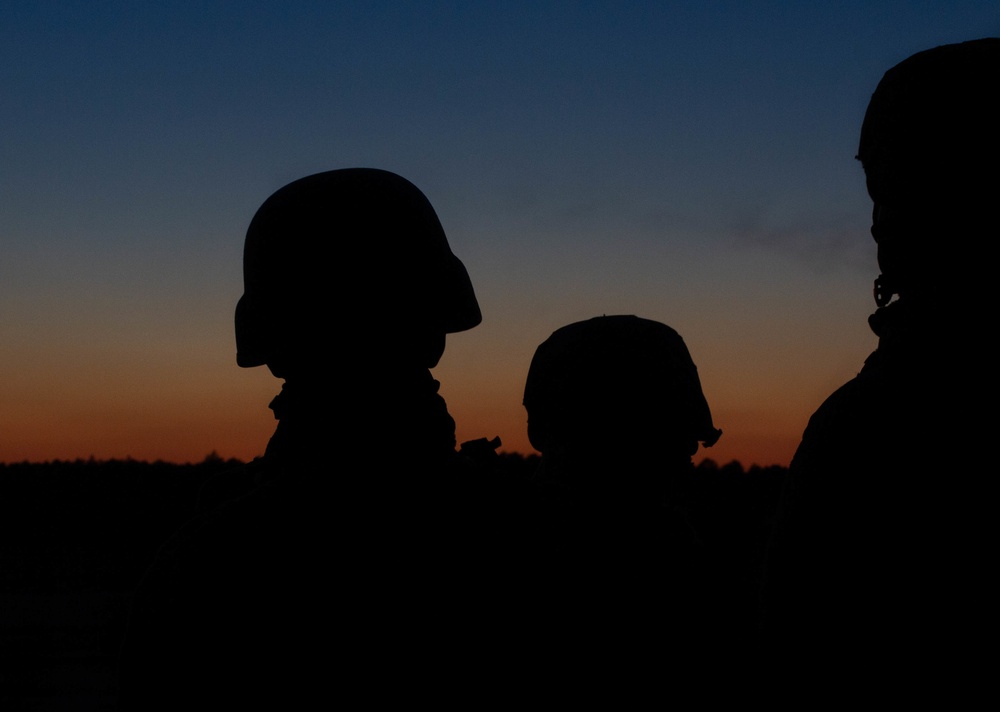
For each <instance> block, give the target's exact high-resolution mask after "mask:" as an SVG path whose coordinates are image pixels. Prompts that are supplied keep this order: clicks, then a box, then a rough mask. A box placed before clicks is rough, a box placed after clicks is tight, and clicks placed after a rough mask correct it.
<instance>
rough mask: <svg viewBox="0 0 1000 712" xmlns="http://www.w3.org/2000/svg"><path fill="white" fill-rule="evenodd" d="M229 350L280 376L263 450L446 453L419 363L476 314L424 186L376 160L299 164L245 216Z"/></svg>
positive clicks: (442, 426)
mask: <svg viewBox="0 0 1000 712" xmlns="http://www.w3.org/2000/svg"><path fill="white" fill-rule="evenodd" d="M243 280H244V292H243V295H242V296H241V297H240V299H239V302H238V303H237V305H236V350H237V356H236V360H237V363H238V364H239V365H240V366H243V367H254V366H261V365H266V366H267V367H268V368H269V369H270V370H271V372H272V373H273V374H274V375H275V376H277V377H279V378H282V379H284V380H285V384H284V385H283V387H282V392H281V394H280V395H279V396H278V397H277V398H275V399H274V400H273V401H272V403H271V406H270V407H271V408H272V410H273V411H274V414H275V417H276V418H277V419H278V420H279V421H281V422H280V423H279V426H278V431H277V432H276V433H275V436H274V437H273V438H272V439H271V442H270V443H269V444H268V449H267V454H268V456H270V457H271V458H272V460H275V459H276V458H277V459H281V458H287V457H289V456H291V457H295V458H298V459H301V458H302V457H303V456H304V453H311V454H312V457H314V458H316V457H318V456H319V454H320V453H322V452H324V451H329V450H330V448H331V447H333V446H334V445H333V444H332V443H337V444H338V446H339V447H355V448H364V449H368V450H373V449H376V450H378V451H380V452H381V453H383V454H384V455H385V456H393V457H407V456H409V455H410V454H417V456H418V457H419V454H418V453H423V454H425V455H429V454H430V453H432V452H433V453H438V454H441V455H442V456H445V455H447V454H448V453H452V451H453V448H454V445H455V432H454V431H455V422H454V420H453V419H452V418H451V416H450V414H449V413H448V411H447V407H446V405H445V403H444V400H443V399H442V398H441V396H440V395H439V394H438V385H439V384H438V382H437V381H435V380H434V379H433V378H432V377H431V375H430V371H429V369H431V368H433V367H434V366H435V365H437V363H438V361H439V359H440V358H441V355H442V353H443V352H444V347H445V336H446V334H450V333H454V332H458V331H464V330H466V329H471V328H472V327H474V326H476V325H477V324H479V322H480V321H481V318H482V317H481V314H480V310H479V304H478V302H477V300H476V296H475V293H474V291H473V288H472V283H471V281H470V279H469V275H468V272H467V271H466V269H465V266H464V265H463V264H462V262H461V261H460V260H459V259H458V258H457V257H456V256H455V255H454V254H453V253H452V251H451V248H450V247H449V245H448V240H447V238H446V237H445V233H444V230H443V228H442V226H441V222H440V221H439V220H438V216H437V214H436V213H435V211H434V208H433V207H432V206H431V204H430V201H428V199H427V197H426V196H425V195H424V194H423V193H422V192H421V191H420V190H419V189H418V188H417V187H416V186H415V185H414V184H413V183H411V182H410V181H408V180H406V179H405V178H402V177H401V176H399V175H396V174H395V173H392V172H389V171H385V170H379V169H374V168H345V169H340V170H331V171H326V172H323V173H317V174H314V175H310V176H306V177H305V178H301V179H299V180H296V181H293V182H292V183H289V184H288V185H286V186H284V187H283V188H281V189H279V190H277V191H276V192H275V193H273V194H272V195H271V196H270V197H269V198H268V199H267V200H266V201H264V203H263V204H262V205H261V206H260V208H259V209H258V210H257V212H256V214H255V215H254V217H253V219H252V220H251V222H250V226H249V228H248V229H247V234H246V242H245V245H244V253H243Z"/></svg>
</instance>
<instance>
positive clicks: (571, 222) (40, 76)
mask: <svg viewBox="0 0 1000 712" xmlns="http://www.w3.org/2000/svg"><path fill="white" fill-rule="evenodd" d="M998 35H1000V4H998V3H997V2H995V0H992V1H989V2H986V1H981V2H963V1H961V0H958V1H948V2H872V1H871V0H868V1H865V2H853V1H847V2H837V3H812V2H801V3H797V2H747V1H746V0H743V1H742V2H708V1H706V2H694V1H692V2H648V3H647V2H642V3H640V2H621V1H620V0H619V1H617V2H545V1H538V0H536V1H535V2H404V1H402V0H396V1H392V2H379V1H377V0H368V1H365V2H335V1H330V2H264V1H248V0H243V1H241V2H211V3H209V2H184V1H177V0H173V1H171V2H116V3H112V2H94V1H89V2H30V3H28V2H17V1H16V0H14V1H12V2H5V3H4V4H3V7H2V8H0V245H2V247H3V256H2V257H0V364H2V374H3V376H2V378H0V462H15V461H20V460H25V459H27V460H31V461H43V460H51V459H57V458H58V459H73V458H77V457H84V458H86V457H89V456H91V455H93V456H95V457H97V458H100V459H105V458H123V457H127V456H130V457H134V458H137V459H143V460H154V459H163V460H168V461H173V462H190V461H200V460H201V459H203V458H204V456H205V455H206V454H208V453H209V452H211V451H213V450H214V451H217V452H218V453H219V454H220V455H222V456H223V457H238V458H241V459H249V458H251V457H253V456H255V455H258V454H261V453H262V452H263V449H264V446H265V444H266V442H267V439H268V437H269V436H270V434H271V433H272V431H273V429H274V425H275V421H274V420H273V418H272V414H271V411H270V410H268V409H267V403H268V402H269V400H270V399H271V397H272V396H273V395H274V394H275V393H277V392H278V390H279V389H280V386H281V382H280V381H279V380H277V379H275V378H273V377H272V376H271V375H270V373H269V372H268V371H267V370H266V369H264V368H258V369H241V368H239V367H237V366H236V363H235V343H234V338H233V307H234V306H235V303H236V300H237V299H238V298H239V296H240V294H241V292H242V266H241V260H242V257H241V255H242V248H243V237H244V234H245V231H246V227H247V225H248V223H249V221H250V218H251V217H252V216H253V214H254V212H255V211H256V209H257V207H258V206H259V205H260V204H261V203H262V202H263V201H264V199H265V198H267V197H268V196H269V195H270V194H271V193H272V192H273V191H275V190H276V189H278V188H279V187H281V186H282V185H284V184H285V183H288V182H290V181H292V180H294V179H296V178H299V177H302V176H304V175H308V174H310V173H316V172H319V171H323V170H328V169H333V168H344V167H350V166H370V167H377V168H384V169H388V170H391V171H395V172H397V173H399V174H401V175H403V176H404V177H406V178H408V179H410V180H411V181H413V182H414V183H415V184H416V185H417V186H418V187H419V188H421V190H423V192H424V193H425V194H426V195H427V197H428V198H429V199H430V201H431V203H432V204H433V205H434V207H435V208H436V210H437V212H438V215H439V217H440V218H441V222H442V224H443V225H444V228H445V231H446V233H447V234H448V237H449V241H450V243H451V246H452V249H453V251H454V252H455V253H456V254H457V255H458V257H459V258H460V259H462V261H463V262H464V263H465V265H466V267H467V269H468V271H469V273H470V275H471V277H472V281H473V284H474V285H475V288H476V292H477V295H478V297H479V301H480V305H481V307H482V311H483V317H484V320H483V323H482V324H481V325H480V326H479V327H477V328H476V329H474V330H472V331H468V332H464V333H461V334H455V335H453V336H450V337H449V340H448V347H447V350H446V351H445V355H444V357H443V359H442V361H441V363H440V365H439V366H438V367H437V368H436V369H434V375H435V377H436V378H438V379H439V380H440V381H441V382H442V388H441V392H442V393H443V395H444V396H445V398H446V399H447V401H448V404H449V409H450V411H451V413H452V415H453V416H454V417H455V419H456V421H457V423H458V433H457V435H458V438H459V440H460V441H461V440H466V439H471V438H475V437H481V436H488V437H492V436H494V435H499V436H500V437H501V439H502V440H503V443H504V446H503V448H502V449H503V450H506V451H517V452H522V453H529V452H532V450H531V447H530V445H529V444H528V442H527V435H526V416H525V412H524V409H523V407H522V406H521V397H522V393H523V387H524V378H525V375H526V373H527V369H528V364H529V362H530V360H531V356H532V354H533V353H534V349H535V347H536V346H537V345H538V344H539V343H540V342H542V341H543V340H544V339H546V338H547V337H548V336H549V334H551V333H552V331H554V330H555V329H557V328H559V327H560V326H563V325H565V324H567V323H570V322H573V321H578V320H581V319H587V318H589V317H592V316H598V315H600V314H636V315H638V316H642V317H646V318H649V319H656V320H659V321H662V322H665V323H667V324H669V325H670V326H672V327H674V328H675V329H677V331H679V332H680V334H681V335H682V336H683V337H684V339H685V341H686V343H687V345H688V348H689V349H690V351H691V354H692V356H693V357H694V360H695V362H696V363H697V364H698V368H699V372H700V375H701V379H702V385H703V388H704V391H705V394H706V397H707V399H708V402H709V404H710V406H711V408H712V412H713V416H714V418H715V423H716V425H717V426H718V427H720V428H722V429H723V431H724V435H723V436H722V439H721V440H720V441H719V443H718V444H717V445H716V446H715V447H713V448H712V449H710V450H702V451H700V453H699V455H698V456H697V457H696V460H697V459H701V458H702V457H704V456H708V457H711V458H712V459H715V460H716V461H718V462H720V463H725V462H729V461H730V460H733V459H736V460H740V461H741V462H742V463H743V464H744V465H750V464H754V463H756V464H761V465H768V464H781V465H787V464H788V462H789V460H790V459H791V456H792V454H793V452H794V450H795V447H796V445H797V444H798V441H799V438H800V436H801V434H802V430H803V428H804V427H805V424H806V420H807V419H808V417H809V415H810V414H811V413H812V411H813V410H815V408H816V407H817V406H818V405H819V404H820V402H822V400H823V399H824V398H825V397H826V396H827V395H828V394H829V393H830V392H831V391H832V390H833V389H834V388H836V387H837V386H839V385H840V384H841V383H843V382H844V381H846V380H847V379H849V378H850V377H852V376H853V375H854V374H855V373H856V372H857V371H858V370H859V369H860V367H861V365H862V362H863V361H864V358H865V357H866V356H867V355H868V353H869V352H870V351H871V350H872V349H873V348H874V347H875V345H876V339H875V336H874V335H873V334H872V333H871V332H870V331H869V330H868V327H867V324H866V321H865V320H866V317H867V316H868V314H870V313H871V312H872V311H873V310H874V302H873V300H872V297H871V284H872V280H873V279H874V278H875V277H876V275H877V267H876V264H875V249H874V243H873V242H872V240H871V237H870V236H869V232H868V227H869V219H870V212H871V205H870V201H869V199H868V197H867V194H866V193H865V189H864V177H863V172H862V170H861V166H860V164H859V163H858V162H857V161H855V160H854V155H855V152H856V149H857V137H858V133H859V129H860V126H861V120H862V117H863V116H864V111H865V107H866V105H867V102H868V99H869V97H870V96H871V92H872V91H873V90H874V88H875V85H876V84H877V83H878V81H879V79H880V78H881V76H882V73H883V72H884V71H885V70H886V69H888V68H889V67H891V66H892V65H894V64H896V63H897V62H899V61H901V60H903V59H905V58H906V57H907V56H909V55H910V54H913V53H914V52H917V51H919V50H922V49H927V48H930V47H933V46H935V45H939V44H946V43H951V42H959V41H962V40H967V39H975V38H979V37H986V36H998ZM331 275H332V277H331V278H343V275H344V273H343V272H342V271H340V269H338V268H337V266H336V265H335V264H332V265H331ZM343 308H344V309H345V310H347V309H350V308H351V305H350V304H345V305H343ZM345 377H349V374H345ZM373 427H377V425H376V424H373ZM386 435H387V436H391V433H387V434H386Z"/></svg>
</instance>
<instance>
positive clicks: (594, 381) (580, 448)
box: [524, 315, 722, 487]
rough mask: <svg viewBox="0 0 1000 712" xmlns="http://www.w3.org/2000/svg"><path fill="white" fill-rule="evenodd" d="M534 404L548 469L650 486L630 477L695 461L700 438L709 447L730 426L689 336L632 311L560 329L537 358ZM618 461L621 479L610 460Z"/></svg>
mask: <svg viewBox="0 0 1000 712" xmlns="http://www.w3.org/2000/svg"><path fill="white" fill-rule="evenodd" d="M524 406H525V409H526V410H527V412H528V438H529V440H530V441H531V444H532V446H534V447H535V449H537V450H538V451H539V452H541V453H542V460H543V466H544V467H545V472H546V475H547V476H549V477H558V478H572V479H579V478H592V477H596V478H600V479H601V480H602V482H601V483H600V484H601V486H605V485H612V486H617V485H623V486H628V487H633V486H639V487H643V486H644V484H646V483H643V482H626V481H625V480H628V479H629V478H630V477H632V476H635V477H641V478H643V479H647V478H650V477H652V478H654V479H655V478H656V477H657V476H658V475H662V474H663V473H664V472H665V471H669V470H671V469H672V468H675V467H677V466H682V465H689V464H690V462H691V457H692V456H693V455H694V454H695V453H696V452H697V450H698V445H699V443H701V444H703V445H704V446H706V447H709V446H711V445H713V444H715V442H716V441H717V440H718V439H719V436H720V435H721V434H722V431H721V430H718V429H717V428H716V427H715V426H714V425H713V423H712V414H711V411H710V410H709V407H708V403H707V401H706V400H705V396H704V394H703V393H702V389H701V382H700V380H699V378H698V370H697V368H696V366H695V364H694V361H693V360H692V359H691V355H690V353H689V352H688V349H687V346H686V345H685V344H684V341H683V339H682V338H681V336H680V335H679V334H678V333H677V332H676V331H675V330H674V329H672V328H670V327H669V326H667V325H666V324H662V323H660V322H657V321H651V320H649V319H642V318H640V317H637V316H632V315H615V316H600V317H595V318H593V319H589V320H586V321H580V322H576V323H573V324H569V325H567V326H564V327H562V328H560V329H557V330H556V331H555V332H553V334H552V335H551V336H550V337H549V338H548V339H546V340H545V341H544V342H543V343H542V344H541V345H540V346H539V347H538V348H537V350H536V351H535V354H534V357H533V358H532V361H531V366H530V368H529V370H528V376H527V380H526V383H525V389H524ZM612 465H614V466H616V473H617V474H616V475H615V478H616V479H617V481H614V482H610V481H608V477H609V473H608V472H607V471H606V469H605V468H607V467H608V466H612ZM618 465H621V466H622V467H621V468H620V469H618V468H617V466H618ZM602 470H604V471H603V473H602Z"/></svg>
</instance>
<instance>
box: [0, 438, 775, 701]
mask: <svg viewBox="0 0 1000 712" xmlns="http://www.w3.org/2000/svg"><path fill="white" fill-rule="evenodd" d="M241 464H242V463H240V462H238V461H235V460H222V459H221V458H218V457H215V456H209V457H208V458H206V459H205V461H203V462H201V463H198V464H193V465H175V464H170V463H162V462H156V463H146V462H137V461H133V460H122V461H108V462H98V461H93V460H90V461H84V460H78V461H74V462H59V461H56V462H48V463H19V464H7V465H3V464H0V709H4V710H10V711H11V712H13V711H14V710H38V711H45V712H48V711H50V710H51V711H56V710H59V711H63V710H87V711H90V710H94V711H102V712H104V711H107V710H115V709H116V707H117V705H116V697H117V664H116V661H117V654H118V650H119V648H120V646H121V642H122V638H123V636H124V633H125V629H126V625H127V619H128V611H129V606H130V603H131V597H132V593H133V592H134V590H135V587H136V585H137V584H138V582H139V580H140V578H141V576H142V574H143V572H144V571H145V569H146V567H147V566H148V564H149V562H150V560H151V558H152V557H153V555H154V553H155V552H156V550H157V548H158V547H159V546H160V544H161V543H162V542H163V541H164V539H166V538H167V537H168V536H169V535H170V534H171V533H172V532H173V531H175V530H176V529H177V527H179V526H180V525H181V524H182V523H183V522H184V521H185V520H187V519H188V518H189V517H190V516H191V515H192V514H193V513H194V509H195V504H196V500H197V495H198V491H199V489H200V488H201V486H202V485H203V484H204V483H205V482H206V481H207V480H208V479H209V478H210V477H212V476H214V475H216V474H218V473H220V472H223V471H225V470H230V469H232V468H234V467H238V466H239V465H241ZM536 465H537V459H536V458H535V457H522V456H520V455H516V454H509V455H501V456H500V460H499V463H498V467H499V468H500V469H501V470H502V471H504V472H506V474H507V475H509V476H511V477H530V476H531V473H532V472H533V470H534V468H535V466H536ZM695 475H696V477H695V479H694V480H693V482H694V486H693V487H692V489H691V496H690V498H689V513H690V515H691V518H692V520H694V521H695V522H696V524H698V526H699V530H700V531H701V532H702V533H703V535H704V537H705V538H706V539H707V540H708V541H709V543H711V544H713V545H714V546H716V547H718V548H719V549H720V550H722V551H723V552H725V553H726V554H727V555H728V556H730V557H732V561H733V562H734V564H735V565H738V566H746V567H748V568H749V569H750V570H751V571H754V572H759V566H760V564H761V560H762V556H763V551H764V547H765V545H766V541H767V537H768V535H769V532H770V527H771V522H772V517H773V514H774V506H775V504H776V502H777V496H778V492H779V490H780V486H781V482H782V481H783V479H784V476H785V469H784V468H780V467H770V468H757V467H751V468H749V470H744V469H743V467H742V466H741V465H740V464H739V463H736V462H734V463H730V464H729V465H725V466H723V467H719V466H717V465H716V464H715V463H714V462H713V461H711V460H706V461H705V462H703V463H702V464H701V465H700V466H699V467H698V469H697V471H696V473H695Z"/></svg>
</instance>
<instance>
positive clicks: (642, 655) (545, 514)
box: [524, 316, 756, 700]
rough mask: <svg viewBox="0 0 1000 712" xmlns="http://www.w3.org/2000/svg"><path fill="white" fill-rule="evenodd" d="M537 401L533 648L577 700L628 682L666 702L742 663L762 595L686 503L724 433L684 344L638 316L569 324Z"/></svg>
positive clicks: (539, 377) (534, 369)
mask: <svg viewBox="0 0 1000 712" xmlns="http://www.w3.org/2000/svg"><path fill="white" fill-rule="evenodd" d="M524 406H525V408H526V410H527V412H528V436H529V439H530V441H531V443H532V445H533V446H534V447H535V448H536V449H537V450H538V451H539V452H540V453H541V455H542V457H541V464H540V470H539V480H540V483H541V488H542V496H541V498H540V501H539V504H538V510H537V512H536V520H535V527H536V529H535V535H534V538H535V551H534V553H533V558H532V564H533V566H534V567H535V568H534V571H533V573H531V574H529V576H528V577H529V579H530V581H529V583H530V588H531V591H532V597H533V600H534V601H535V602H536V607H534V608H533V609H531V610H530V612H529V614H528V616H527V617H526V619H527V620H529V621H531V623H530V626H531V627H532V628H534V630H535V632H536V637H535V638H534V639H533V644H532V647H531V650H530V654H531V655H532V656H533V657H535V658H538V659H541V660H543V661H544V668H545V669H546V670H549V671H551V673H552V674H553V675H554V676H555V678H556V679H557V680H559V681H560V682H561V683H562V684H564V685H565V688H566V690H567V693H568V692H570V691H572V692H574V693H576V694H578V695H580V696H581V697H583V698H586V697H588V696H590V695H591V694H593V691H594V690H595V688H596V686H598V685H600V684H602V682H603V681H609V680H611V681H616V682H619V683H620V682H621V681H622V680H623V679H624V680H627V682H625V683H624V685H625V688H632V687H634V686H638V688H637V689H639V688H641V689H642V690H644V691H646V692H649V691H652V692H653V693H654V694H656V695H658V696H660V699H661V700H663V699H670V698H672V697H673V695H674V694H675V693H676V692H677V691H678V689H680V687H682V686H684V685H686V684H687V683H688V682H689V681H690V678H689V675H690V673H691V672H692V671H698V673H699V674H704V675H710V674H711V672H712V671H714V670H717V669H722V667H723V660H724V659H727V658H728V659H729V660H730V662H731V661H732V658H735V657H738V656H739V654H740V653H739V651H738V650H737V648H738V646H744V647H745V646H746V645H747V644H748V643H749V637H748V636H749V633H750V632H751V628H752V624H753V619H752V612H753V609H754V606H755V605H756V602H755V600H754V599H753V597H752V596H753V594H752V589H751V588H750V586H749V581H747V580H745V579H741V578H740V577H739V576H738V575H737V573H736V572H735V571H729V570H727V569H726V568H725V567H724V566H723V565H722V562H721V560H719V559H717V558H716V557H715V556H714V554H713V552H712V551H710V550H709V548H708V547H706V546H705V545H704V543H703V542H702V540H701V538H700V537H699V536H698V533H697V532H696V531H695V530H694V528H693V527H692V525H691V524H690V521H689V519H688V517H687V516H686V515H685V513H684V509H683V504H684V500H683V492H684V489H685V483H686V482H687V481H688V480H689V478H690V477H691V476H692V472H693V464H692V460H691V458H692V456H693V455H694V454H695V453H696V452H697V450H698V446H699V443H701V444H703V445H704V446H706V447H708V446H711V445H713V444H714V443H715V442H716V441H717V440H718V438H719V436H720V435H721V432H722V431H720V430H718V429H716V428H715V426H714V425H713V423H712V416H711V412H710V410H709V406H708V403H707V402H706V400H705V397H704V395H703V393H702V389H701V383H700V380H699V378H698V372H697V368H696V367H695V364H694V362H693V361H692V359H691V356H690V354H689V352H688V349H687V347H686V345H685V344H684V341H683V339H682V338H681V337H680V335H679V334H678V333H677V332H676V331H674V330H673V329H671V328H670V327H669V326H666V325H665V324H661V323H659V322H656V321H650V320H647V319H642V318H639V317H636V316H602V317H596V318H593V319H589V320H587V321H581V322H577V323H573V324H570V325H568V326H564V327H562V328H561V329H558V330H556V331H555V332H554V333H553V334H552V335H551V336H550V337H549V338H548V339H547V340H546V341H545V342H543V343H542V344H541V345H540V346H539V347H538V349H537V350H536V352H535V355H534V357H533V359H532V362H531V367H530V369H529V372H528V377H527V381H526V384H525V390H524ZM731 682H732V681H731V680H730V681H729V683H731ZM618 689H619V691H621V690H622V689H624V688H618Z"/></svg>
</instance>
